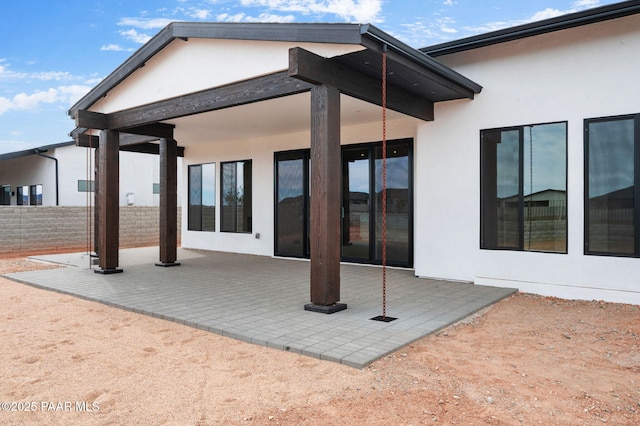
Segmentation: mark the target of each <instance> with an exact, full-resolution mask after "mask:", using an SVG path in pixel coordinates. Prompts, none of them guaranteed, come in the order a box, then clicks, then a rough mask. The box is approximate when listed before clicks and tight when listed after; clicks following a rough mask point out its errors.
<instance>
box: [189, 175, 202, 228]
mask: <svg viewBox="0 0 640 426" xmlns="http://www.w3.org/2000/svg"><path fill="white" fill-rule="evenodd" d="M188 220H189V226H188V229H189V230H190V231H200V230H201V228H202V166H200V165H197V166H189V219H188Z"/></svg>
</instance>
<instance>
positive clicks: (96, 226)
mask: <svg viewBox="0 0 640 426" xmlns="http://www.w3.org/2000/svg"><path fill="white" fill-rule="evenodd" d="M99 163H100V150H99V149H98V148H97V147H96V152H95V156H94V163H93V251H94V252H95V253H96V255H98V256H100V254H99V253H100V197H99V195H98V194H99V192H100V190H99V189H98V188H100V174H99V166H98V164H99Z"/></svg>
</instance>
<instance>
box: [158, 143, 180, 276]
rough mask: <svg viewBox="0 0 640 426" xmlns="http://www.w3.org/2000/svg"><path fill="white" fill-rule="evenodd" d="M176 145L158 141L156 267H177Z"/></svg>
mask: <svg viewBox="0 0 640 426" xmlns="http://www.w3.org/2000/svg"><path fill="white" fill-rule="evenodd" d="M177 166H178V144H177V143H176V141H175V140H173V139H164V138H163V139H160V233H159V235H160V262H157V263H156V266H177V265H180V263H179V262H176V257H177V246H178V225H177V220H178V206H177V202H178V169H177Z"/></svg>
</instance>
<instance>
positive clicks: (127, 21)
mask: <svg viewBox="0 0 640 426" xmlns="http://www.w3.org/2000/svg"><path fill="white" fill-rule="evenodd" d="M171 22H172V21H171V19H165V18H121V19H120V20H119V21H118V25H120V26H122V27H134V28H139V29H142V30H150V29H158V28H164V27H166V26H167V25H169V24H170V23H171Z"/></svg>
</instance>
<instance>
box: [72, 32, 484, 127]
mask: <svg viewBox="0 0 640 426" xmlns="http://www.w3.org/2000/svg"><path fill="white" fill-rule="evenodd" d="M189 38H217V39H232V40H259V41H289V42H300V43H304V42H308V43H332V44H354V45H362V46H365V47H371V46H372V43H374V44H375V45H376V46H380V48H381V46H382V45H387V47H388V48H389V49H393V50H395V51H396V52H398V53H400V54H401V55H402V56H404V57H407V58H408V59H410V60H411V61H413V62H415V63H417V64H419V65H420V66H422V67H425V68H427V69H429V70H430V71H432V72H436V73H437V74H439V75H441V76H443V77H445V78H446V79H448V80H450V81H452V82H453V83H455V84H458V85H461V86H463V87H465V88H466V89H468V90H472V91H473V92H474V93H479V92H480V90H482V87H481V86H480V85H478V84H476V83H474V82H473V81H471V80H469V79H467V78H465V77H463V76H462V75H460V74H458V73H456V72H455V71H453V70H451V69H449V68H447V67H446V66H444V65H442V64H440V63H438V62H437V61H435V60H433V59H432V58H429V57H428V56H427V55H425V54H423V53H422V52H420V51H418V50H416V49H414V48H412V47H409V46H408V45H406V44H404V43H402V42H401V41H399V40H397V39H395V38H393V37H391V36H390V35H388V34H386V33H384V32H383V31H381V30H379V29H377V28H375V27H373V26H372V25H361V24H340V23H338V24H316V23H286V24H278V23H220V22H214V23H211V22H172V23H170V24H169V25H167V26H166V27H165V28H163V29H162V30H161V31H160V32H159V33H158V34H157V35H156V36H155V37H153V38H152V39H151V40H149V41H148V42H147V43H146V44H145V45H143V46H142V47H141V48H140V49H139V50H138V51H136V52H135V53H134V54H133V55H132V56H130V57H129V58H128V59H127V60H126V61H125V62H124V63H122V64H121V65H120V66H119V67H118V68H116V69H115V71H113V72H112V73H111V74H109V75H108V76H107V77H106V78H105V79H104V80H102V81H101V82H100V83H99V84H98V85H97V86H95V87H94V88H93V89H92V90H91V91H90V92H89V93H88V94H86V95H85V96H84V97H83V98H82V99H80V100H79V101H78V102H77V103H76V104H75V105H73V106H72V107H71V108H70V109H69V112H68V114H69V115H70V116H71V117H72V118H75V116H76V113H77V112H78V111H79V110H86V109H89V108H90V107H91V106H92V105H93V104H94V103H96V102H97V101H98V100H99V99H100V98H102V97H103V96H105V95H106V94H107V93H108V92H109V91H110V90H111V89H113V88H114V87H116V86H117V85H118V84H119V83H121V82H122V81H123V80H124V79H126V78H127V77H128V76H130V75H131V74H132V73H133V72H135V71H136V70H137V69H139V68H141V67H143V66H144V65H145V63H146V62H147V61H148V60H149V59H151V58H152V57H153V56H154V55H155V54H156V53H158V52H159V51H161V50H162V49H163V48H165V47H166V46H167V45H169V44H170V43H171V42H173V41H174V40H176V39H178V40H187V39H189Z"/></svg>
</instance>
